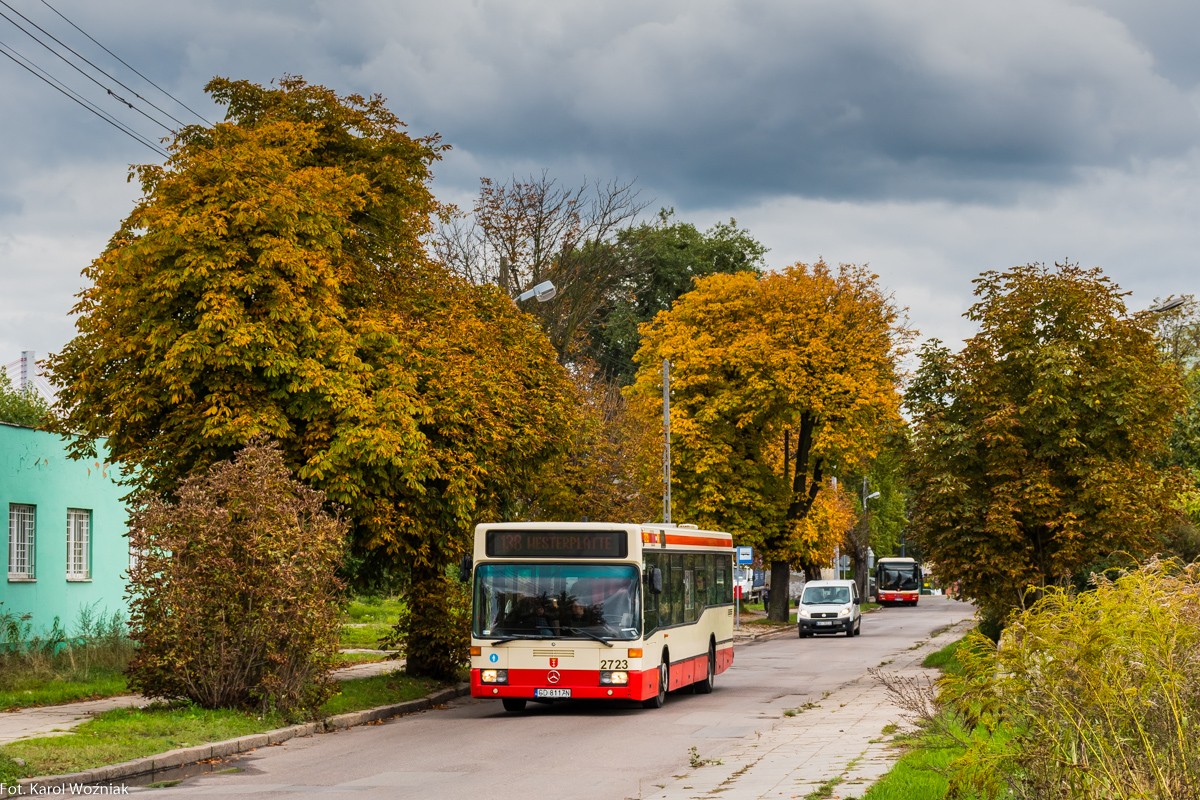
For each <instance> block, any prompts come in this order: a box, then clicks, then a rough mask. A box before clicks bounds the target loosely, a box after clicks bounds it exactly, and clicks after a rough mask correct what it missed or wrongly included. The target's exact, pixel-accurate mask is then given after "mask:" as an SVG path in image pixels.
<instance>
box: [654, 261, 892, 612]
mask: <svg viewBox="0 0 1200 800" xmlns="http://www.w3.org/2000/svg"><path fill="white" fill-rule="evenodd" d="M643 333H644V335H645V337H646V338H645V341H644V344H643V346H642V348H641V350H640V351H639V352H638V355H637V360H638V362H639V363H640V364H641V368H640V370H639V372H638V376H637V380H636V382H635V384H634V386H633V390H632V391H633V393H634V395H635V396H638V397H640V398H641V399H642V402H646V403H653V402H654V399H655V398H656V397H661V391H662V390H661V383H660V372H659V370H660V365H661V363H662V360H663V359H669V360H670V361H671V394H672V406H671V414H672V423H671V432H672V438H671V442H672V456H673V459H672V461H673V465H672V494H673V497H674V498H675V502H676V506H677V508H678V510H679V518H680V519H686V520H687V521H689V522H695V523H697V524H700V525H702V526H707V527H715V528H719V529H722V530H727V531H730V532H731V533H733V534H734V536H735V537H736V541H737V542H739V543H741V544H750V545H753V546H755V547H757V548H758V551H759V552H760V553H761V555H762V557H763V559H764V561H765V562H766V563H769V564H770V566H771V584H772V585H773V586H787V585H788V582H789V577H790V576H789V572H790V569H791V568H792V567H800V566H808V567H810V568H813V567H816V566H817V565H819V564H821V563H824V562H826V561H827V560H828V559H829V558H830V557H832V555H833V550H834V548H835V547H836V545H837V544H838V542H840V541H841V538H842V535H843V534H844V532H845V529H846V528H847V527H848V526H849V525H851V524H852V523H853V502H852V501H851V500H848V499H847V498H846V496H845V495H844V490H843V493H834V492H832V491H830V489H831V482H830V478H831V477H832V476H834V475H837V474H838V472H839V471H840V469H841V468H842V467H843V466H845V465H848V464H857V463H859V462H861V461H863V460H865V459H869V458H871V457H872V456H873V455H874V454H875V452H876V451H877V449H878V447H879V443H880V440H881V437H882V435H883V433H884V432H885V431H886V430H887V429H889V428H891V427H894V426H895V425H896V424H897V423H898V421H899V394H898V380H899V378H898V374H897V367H896V364H897V360H898V358H899V357H900V356H901V355H902V354H903V352H904V348H905V346H906V343H907V340H908V334H907V332H906V331H905V330H904V328H903V326H902V324H901V317H900V312H899V310H898V309H897V308H896V307H895V306H894V304H893V303H892V300H891V298H890V297H889V296H887V295H886V294H884V292H883V291H882V290H881V289H880V287H879V285H878V283H877V282H876V276H875V275H873V274H871V273H870V272H869V271H867V270H866V269H865V268H862V267H857V266H850V265H843V266H841V267H838V268H831V267H829V266H827V265H826V264H824V263H823V262H818V263H816V264H812V265H805V264H796V265H794V266H791V267H788V268H787V269H785V270H783V271H781V272H777V273H768V274H765V275H762V276H759V275H756V274H754V273H752V272H738V273H734V274H718V275H712V276H709V277H706V278H701V279H699V280H697V281H696V288H695V289H694V290H693V291H691V292H689V293H688V294H685V295H683V296H682V297H681V298H679V300H678V301H677V302H676V303H675V306H674V308H673V309H672V310H671V311H667V312H662V313H660V314H659V315H658V316H657V317H656V318H655V319H654V322H653V323H651V324H650V325H647V326H646V327H645V328H643ZM787 606H788V596H787V592H775V593H773V595H772V598H771V607H770V610H769V614H770V617H771V619H774V620H780V621H782V620H786V619H787V614H788V608H787Z"/></svg>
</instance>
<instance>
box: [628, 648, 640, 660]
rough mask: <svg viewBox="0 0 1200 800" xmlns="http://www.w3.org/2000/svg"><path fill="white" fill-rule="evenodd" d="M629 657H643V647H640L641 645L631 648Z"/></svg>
mask: <svg viewBox="0 0 1200 800" xmlns="http://www.w3.org/2000/svg"><path fill="white" fill-rule="evenodd" d="M629 657H630V658H641V657H642V648H640V647H631V648H629Z"/></svg>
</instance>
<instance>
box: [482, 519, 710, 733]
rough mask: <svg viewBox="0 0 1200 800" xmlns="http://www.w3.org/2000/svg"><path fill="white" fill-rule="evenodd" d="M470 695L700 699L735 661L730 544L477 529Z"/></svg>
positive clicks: (649, 702)
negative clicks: (681, 693)
mask: <svg viewBox="0 0 1200 800" xmlns="http://www.w3.org/2000/svg"><path fill="white" fill-rule="evenodd" d="M471 575H472V580H473V590H472V603H471V696H472V697H493V698H499V699H500V700H501V701H502V702H503V704H504V708H505V710H507V711H522V710H524V708H525V705H526V703H527V702H528V701H534V702H554V701H556V700H566V699H578V698H587V699H602V700H636V701H641V703H642V705H643V706H645V707H646V708H661V707H662V705H663V703H664V702H665V701H666V698H667V692H668V691H674V690H676V689H681V688H683V687H685V686H691V687H692V688H693V689H694V691H696V692H699V693H701V694H707V693H709V692H711V691H712V690H713V682H714V679H715V678H716V676H717V675H719V674H720V673H722V672H724V671H725V670H727V669H729V667H730V665H731V664H732V663H733V538H732V537H731V536H730V535H729V534H728V533H720V532H716V531H702V530H699V529H697V528H696V527H695V526H685V525H679V526H672V525H654V524H647V525H620V524H609V523H600V522H577V523H557V522H555V523H551V522H506V523H495V524H483V525H479V526H478V527H477V528H476V529H475V546H474V558H473V563H472V573H471Z"/></svg>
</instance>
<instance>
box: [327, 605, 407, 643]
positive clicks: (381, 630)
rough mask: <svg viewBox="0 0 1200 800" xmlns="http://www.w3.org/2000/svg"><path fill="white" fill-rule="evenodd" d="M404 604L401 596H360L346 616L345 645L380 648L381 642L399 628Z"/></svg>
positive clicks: (345, 613) (343, 624)
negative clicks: (394, 628) (396, 626)
mask: <svg viewBox="0 0 1200 800" xmlns="http://www.w3.org/2000/svg"><path fill="white" fill-rule="evenodd" d="M403 608H404V601H403V600H401V599H400V598H398V597H387V598H379V597H356V598H354V599H353V600H351V601H350V603H349V604H348V605H347V606H346V610H345V612H344V613H343V616H342V635H341V646H342V647H351V648H366V649H370V650H374V649H377V648H378V647H379V640H380V639H381V638H382V637H383V636H384V635H386V634H387V633H389V632H390V631H391V630H392V628H393V627H395V625H396V620H397V619H398V618H399V614H400V611H401V610H402V609H403Z"/></svg>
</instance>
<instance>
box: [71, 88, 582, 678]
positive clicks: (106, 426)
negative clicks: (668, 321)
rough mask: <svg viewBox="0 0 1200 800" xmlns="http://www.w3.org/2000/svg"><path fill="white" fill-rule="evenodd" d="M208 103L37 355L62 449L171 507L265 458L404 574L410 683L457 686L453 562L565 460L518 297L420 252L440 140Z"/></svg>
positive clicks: (368, 111) (543, 362) (292, 104)
mask: <svg viewBox="0 0 1200 800" xmlns="http://www.w3.org/2000/svg"><path fill="white" fill-rule="evenodd" d="M207 89H208V91H209V92H210V93H211V94H212V95H213V97H214V98H215V99H216V100H217V101H219V102H221V103H223V104H224V105H225V106H226V107H227V109H228V112H227V116H226V120H225V121H224V122H222V123H219V124H217V125H215V126H213V127H212V128H206V127H190V128H185V129H183V130H181V131H180V132H179V133H178V134H177V135H176V136H175V137H174V139H173V141H172V142H171V144H170V153H171V157H170V159H169V161H168V162H167V163H166V164H165V165H161V166H158V165H147V166H142V167H138V168H137V169H136V171H135V174H136V175H137V177H138V178H139V179H140V182H141V186H142V190H143V195H142V198H141V199H140V200H139V201H138V203H137V204H136V206H135V207H134V209H133V211H132V213H131V214H130V215H129V217H128V218H126V220H125V221H124V222H123V223H122V225H121V227H120V229H119V230H118V231H117V233H116V234H115V235H114V236H113V238H112V239H111V241H110V242H109V245H108V247H107V248H106V250H105V251H104V253H103V254H101V255H100V256H99V257H98V258H97V259H96V260H95V261H94V262H93V263H92V264H91V266H89V267H88V268H87V269H86V270H85V272H84V274H85V277H86V278H87V279H88V281H89V284H90V285H89V286H88V287H87V288H86V289H85V290H84V291H83V293H82V294H81V295H80V301H79V303H78V305H77V306H76V307H75V310H74V313H75V314H76V317H77V320H76V326H77V329H78V335H77V336H76V337H75V338H74V339H73V340H72V341H71V342H70V343H68V345H67V346H66V347H65V348H64V349H63V351H62V352H61V353H59V354H58V355H56V356H53V357H52V358H51V359H50V372H51V376H52V378H53V380H54V381H55V382H56V383H57V384H58V386H59V387H60V392H61V393H60V396H59V408H60V411H61V414H62V419H61V423H60V425H59V430H61V431H63V432H70V433H73V434H82V436H79V437H78V438H75V439H74V440H73V441H74V445H73V447H74V448H75V452H76V453H78V454H82V453H85V452H86V451H87V448H88V444H87V443H88V441H90V440H91V439H94V438H96V437H107V438H108V444H109V448H110V451H111V456H110V458H111V460H113V461H114V462H117V463H121V464H123V465H128V467H129V468H128V469H126V470H124V472H125V474H127V475H132V476H135V479H136V480H137V481H138V482H139V484H140V486H141V488H143V489H144V490H146V491H149V492H153V493H156V494H159V495H161V496H164V497H167V498H169V497H170V496H171V494H172V493H173V492H174V491H175V488H176V486H177V485H178V483H179V481H180V479H181V478H182V476H184V475H186V474H188V473H189V472H191V471H193V470H194V469H196V468H198V467H203V466H206V465H208V464H213V463H216V462H219V461H225V460H228V459H229V458H230V457H231V456H233V455H234V454H235V453H236V452H237V451H238V450H240V448H241V447H242V446H243V445H244V444H245V443H246V442H248V441H250V440H252V439H254V438H256V437H259V436H265V437H267V438H269V439H271V440H274V441H277V442H279V443H280V446H281V448H282V452H283V454H284V457H285V460H286V463H287V465H288V466H289V467H290V468H291V469H293V470H294V472H295V473H296V474H297V475H298V476H299V477H300V478H301V479H302V480H304V481H306V482H308V483H310V484H311V485H312V486H313V487H315V488H317V489H319V490H321V491H323V492H324V493H325V495H326V496H327V497H328V499H329V500H330V501H331V502H334V503H338V504H340V505H342V506H344V507H345V508H346V509H347V516H348V518H349V520H350V522H351V525H352V529H351V545H352V550H353V552H354V553H355V556H356V557H357V558H358V559H359V562H360V563H362V562H366V563H367V564H368V565H369V564H371V563H375V564H378V563H387V564H399V565H402V566H403V568H404V569H405V570H406V571H407V572H408V574H409V576H410V580H411V588H410V591H409V594H408V596H409V600H410V602H409V606H410V611H411V612H412V613H411V615H410V617H409V619H410V621H411V625H412V628H413V630H412V631H409V633H410V634H411V635H410V636H409V637H408V640H407V641H408V645H409V651H408V669H409V671H410V672H414V673H426V674H435V675H439V676H445V675H450V674H453V673H454V672H455V670H456V669H457V666H458V664H459V663H461V659H462V657H463V655H465V647H466V642H465V641H460V640H459V639H453V642H454V646H452V647H451V646H447V641H449V640H448V639H447V637H446V634H445V631H446V626H447V621H446V620H447V616H446V614H445V613H444V612H445V607H444V606H445V602H446V598H447V597H448V596H450V595H451V594H452V593H451V592H450V587H449V586H448V585H447V581H448V580H449V579H448V578H447V577H446V573H445V566H446V565H447V564H448V563H450V562H452V561H454V560H455V559H456V558H457V556H458V555H459V554H460V553H462V552H463V551H464V549H465V548H466V547H468V546H469V536H468V532H469V528H470V525H471V523H472V522H473V521H474V520H475V519H476V518H478V517H480V516H483V515H488V514H494V513H498V512H497V509H499V508H501V507H502V506H504V505H505V504H506V503H508V502H510V501H511V500H512V498H513V497H515V496H517V495H519V494H520V493H521V492H523V491H525V482H526V481H527V480H528V478H529V475H530V474H531V472H532V471H533V470H534V468H535V467H536V465H537V463H538V462H539V461H540V460H541V459H542V458H544V457H546V456H548V455H550V454H552V453H553V452H555V451H556V450H557V448H558V447H559V445H560V442H559V441H558V438H557V436H558V434H557V432H558V431H559V430H560V429H561V428H562V427H563V424H562V423H563V419H564V414H565V407H566V402H567V399H566V398H567V393H566V384H565V377H564V375H563V373H562V369H561V368H560V367H559V366H558V365H557V364H556V362H555V359H554V351H553V350H552V349H551V347H550V346H549V344H548V342H547V341H546V338H545V336H544V335H543V334H542V332H541V331H540V330H539V329H538V328H537V326H536V325H535V324H534V323H533V322H532V321H531V320H530V319H529V317H528V316H526V315H524V314H522V313H520V312H519V311H518V310H517V309H516V308H515V307H514V306H513V303H512V301H511V299H509V298H508V297H507V296H504V295H502V294H501V293H499V292H497V291H495V290H494V289H491V288H488V287H475V286H472V285H470V284H468V283H467V282H466V281H464V280H462V279H461V278H458V277H456V276H455V275H453V274H452V273H450V272H448V271H447V270H446V269H445V268H444V267H442V266H441V265H440V264H439V263H438V262H436V261H433V260H431V259H430V258H429V257H428V256H427V253H426V248H425V246H424V243H423V242H424V239H425V238H426V237H427V236H429V235H431V233H432V218H433V217H434V216H435V215H437V214H438V213H440V212H441V210H442V209H441V207H440V206H439V205H438V203H437V202H436V201H435V200H434V198H433V195H432V194H431V192H430V190H429V186H428V184H429V181H430V178H431V172H430V169H431V166H432V164H433V163H434V162H435V161H436V160H437V159H438V158H439V157H440V154H441V152H442V150H443V149H444V148H443V146H442V145H441V144H440V143H439V142H438V140H437V137H424V138H414V137H410V136H409V135H408V134H407V133H405V132H404V130H403V125H402V123H401V122H400V121H399V120H398V119H397V118H396V117H395V116H394V115H393V114H391V112H389V111H388V110H387V108H386V106H385V104H384V101H383V99H382V98H380V97H378V96H375V97H371V98H363V97H360V96H357V95H351V96H348V97H339V96H337V95H336V94H335V93H333V92H331V91H329V90H328V89H325V88H324V87H320V86H311V85H309V84H307V83H305V82H304V81H303V79H301V78H298V77H288V78H284V79H282V80H280V81H279V82H278V84H277V86H275V87H270V88H266V87H262V86H258V85H255V84H252V83H249V82H246V81H230V80H226V79H220V78H219V79H214V80H213V81H211V82H210V83H209V84H208V87H207ZM459 638H460V639H461V637H459Z"/></svg>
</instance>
